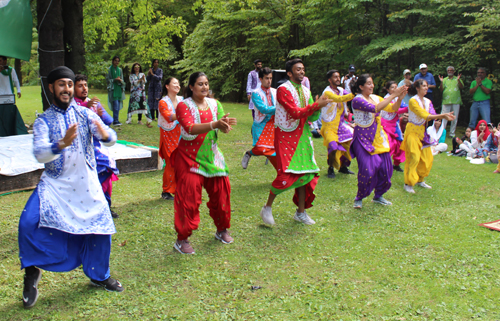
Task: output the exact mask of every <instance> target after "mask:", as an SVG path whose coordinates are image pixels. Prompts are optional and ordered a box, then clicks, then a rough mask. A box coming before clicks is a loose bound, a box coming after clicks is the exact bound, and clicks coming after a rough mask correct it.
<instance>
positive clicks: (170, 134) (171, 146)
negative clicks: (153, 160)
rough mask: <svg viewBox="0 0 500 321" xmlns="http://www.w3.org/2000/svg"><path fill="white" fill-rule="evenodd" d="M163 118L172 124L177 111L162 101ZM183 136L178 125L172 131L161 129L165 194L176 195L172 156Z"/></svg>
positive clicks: (161, 155) (160, 106)
mask: <svg viewBox="0 0 500 321" xmlns="http://www.w3.org/2000/svg"><path fill="white" fill-rule="evenodd" d="M158 107H159V108H158V109H159V111H160V115H161V117H163V118H164V119H165V120H166V121H167V122H168V123H170V124H172V125H173V123H174V121H171V119H172V115H174V114H175V110H174V111H172V110H170V108H169V107H168V104H167V102H165V101H164V100H160V103H159V105H158ZM180 135H181V127H180V125H179V124H178V123H177V124H176V125H175V127H174V128H173V129H171V130H165V129H163V128H161V127H160V153H159V154H160V157H161V158H163V159H164V160H165V168H164V170H163V192H164V193H171V194H175V189H176V184H175V171H174V168H173V167H172V165H171V164H170V156H171V155H172V153H173V152H174V150H175V149H176V148H177V145H179V139H180Z"/></svg>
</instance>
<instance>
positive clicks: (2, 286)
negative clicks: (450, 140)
mask: <svg viewBox="0 0 500 321" xmlns="http://www.w3.org/2000/svg"><path fill="white" fill-rule="evenodd" d="M39 97H40V95H39V89H38V87H25V88H23V98H22V99H21V100H19V107H20V110H21V113H22V115H23V117H24V119H25V121H26V122H33V120H34V111H35V109H38V111H41V109H42V108H41V105H40V98H39ZM100 97H101V99H102V100H105V97H106V95H105V93H100ZM125 105H126V106H128V102H127V103H126V104H125ZM224 107H225V110H226V111H227V112H230V113H231V115H233V116H235V117H237V118H238V125H237V126H236V129H235V130H234V131H233V132H231V133H230V134H228V135H221V139H220V145H221V146H220V147H221V149H222V151H223V153H224V155H225V157H226V159H227V161H228V163H229V168H230V171H231V172H230V180H231V185H232V208H233V209H234V212H233V216H232V227H231V231H232V235H233V236H234V238H235V243H234V244H231V245H223V244H222V243H220V242H217V241H215V240H214V237H213V233H214V229H215V228H214V225H213V223H212V222H211V219H210V217H209V215H208V209H207V207H206V205H204V204H203V205H202V206H201V208H200V210H201V224H200V228H199V229H198V230H197V231H195V232H194V234H193V236H192V238H191V242H192V245H193V247H194V248H195V250H196V255H194V256H181V255H179V254H178V253H175V252H174V251H173V250H172V245H173V242H174V241H175V238H176V234H175V231H174V227H173V203H172V202H168V201H163V200H161V199H160V193H161V182H162V173H161V172H160V171H157V172H149V173H139V174H130V175H122V176H120V180H119V181H118V182H116V183H115V184H114V191H113V192H114V193H113V202H114V203H113V204H114V207H115V208H116V211H117V212H118V213H119V214H120V218H119V219H117V220H116V221H115V223H116V227H117V230H118V233H117V234H116V235H114V236H113V246H112V252H111V272H112V275H113V276H114V277H115V278H118V279H119V280H120V281H121V282H122V283H123V285H124V286H125V292H123V293H121V294H116V293H108V292H106V291H103V290H99V289H95V288H92V287H91V286H89V282H88V279H87V278H86V277H85V275H84V274H83V272H82V271H81V269H77V270H75V271H72V272H70V273H51V272H44V274H43V278H42V280H41V282H40V285H39V288H40V297H39V300H38V303H37V305H36V306H35V307H34V308H33V309H31V310H24V309H23V308H22V302H21V294H22V287H23V271H21V270H20V269H19V268H20V264H19V259H18V245H17V224H18V219H19V215H20V213H21V211H22V209H23V207H24V205H25V203H26V201H27V199H28V197H29V196H30V195H31V191H29V192H22V193H15V194H10V195H7V196H3V197H0V271H1V272H2V277H0V316H1V317H0V319H12V320H28V319H41V320H64V319H118V318H122V319H131V320H149V319H174V320H257V319H264V320H302V319H304V320H340V319H342V320H374V319H375V320H411V319H440V320H465V319H473V318H482V319H486V320H494V319H500V313H499V310H498V308H497V303H498V298H499V296H500V286H499V285H500V284H499V283H500V282H499V279H498V275H499V272H500V256H499V245H500V244H499V243H500V242H499V236H500V235H499V234H498V232H494V231H490V230H488V229H486V228H483V227H479V226H478V224H479V223H482V222H489V221H493V220H496V219H499V218H500V217H499V214H498V208H499V203H500V202H499V200H498V198H499V195H500V190H499V187H498V185H497V184H496V183H495V182H496V181H495V179H497V176H495V175H493V174H492V171H493V170H494V169H495V166H493V165H491V164H486V165H471V164H469V163H468V162H467V161H466V160H465V159H463V158H456V157H447V156H446V155H442V154H441V155H438V156H436V157H435V159H434V165H433V168H432V171H431V174H430V176H429V177H428V179H427V180H426V182H428V183H429V184H430V185H432V186H433V189H432V190H423V189H420V188H418V187H416V188H415V189H416V191H417V193H416V194H415V195H410V194H408V193H406V192H404V191H403V175H402V173H397V172H395V173H394V175H393V178H392V183H393V185H392V188H391V190H390V191H389V192H388V193H387V194H386V195H385V197H386V198H387V199H389V200H391V201H392V202H393V204H394V205H393V206H391V207H383V206H380V205H378V204H374V203H371V202H370V199H371V197H370V198H369V199H367V200H365V201H364V207H363V209H362V210H354V209H353V208H352V204H353V199H354V196H355V194H356V190H357V187H356V184H357V179H356V176H355V175H349V176H345V175H340V174H339V175H337V178H336V179H334V180H329V179H328V178H327V177H326V170H327V166H326V149H325V148H324V147H323V146H322V140H315V141H314V143H315V147H316V160H317V162H318V164H319V165H320V167H321V177H320V179H319V183H318V185H317V188H316V194H317V198H316V201H315V206H314V207H313V208H312V209H310V210H309V211H308V212H309V214H310V215H311V216H312V218H313V219H315V220H316V222H317V223H316V225H313V226H304V225H301V224H298V223H296V222H295V221H293V220H292V215H293V213H294V206H293V204H292V201H291V197H292V192H287V193H284V194H282V195H279V196H278V198H277V199H276V202H275V206H274V216H275V220H276V222H277V225H276V226H275V227H274V228H269V227H266V226H263V225H262V224H261V219H260V217H259V211H260V208H261V206H262V205H263V204H264V203H265V200H266V198H267V194H268V192H269V188H270V183H271V182H272V180H273V179H274V177H275V172H274V169H273V167H272V166H271V165H268V166H263V165H264V161H265V160H264V158H257V157H255V158H252V159H251V161H250V165H249V168H248V169H247V170H243V169H241V166H240V161H241V156H242V154H243V152H244V151H245V150H246V149H248V148H249V147H250V145H251V137H250V133H249V131H250V126H251V116H250V113H249V111H248V109H247V106H245V105H241V104H230V103H226V104H224ZM125 108H126V107H125ZM124 120H125V111H122V117H121V121H122V122H123V121H124ZM135 120H136V118H135V119H134V121H135ZM460 132H461V131H460ZM118 137H119V139H125V140H129V141H135V142H141V143H144V144H147V145H155V146H158V140H159V130H158V129H157V128H151V129H148V128H146V127H145V126H139V125H137V124H134V125H128V126H122V127H121V128H120V129H119V130H118ZM351 169H352V170H353V171H355V172H357V166H356V162H355V161H354V162H353V165H352V166H351ZM203 199H204V201H207V200H208V199H207V196H206V194H204V197H203ZM125 241H126V244H125V245H123V246H120V244H122V243H124V242H125ZM253 285H258V286H261V287H262V289H260V290H255V291H252V290H251V286H253Z"/></svg>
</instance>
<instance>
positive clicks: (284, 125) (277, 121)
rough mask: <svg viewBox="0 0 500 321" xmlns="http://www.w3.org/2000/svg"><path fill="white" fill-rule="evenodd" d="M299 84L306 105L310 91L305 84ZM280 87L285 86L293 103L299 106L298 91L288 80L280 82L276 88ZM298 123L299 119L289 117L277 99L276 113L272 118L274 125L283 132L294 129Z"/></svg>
mask: <svg viewBox="0 0 500 321" xmlns="http://www.w3.org/2000/svg"><path fill="white" fill-rule="evenodd" d="M301 86H302V91H303V92H304V99H305V104H306V105H307V102H308V101H309V98H310V97H311V91H310V90H309V89H308V88H307V87H306V86H304V85H301ZM280 87H285V88H286V89H287V90H288V91H289V92H290V93H291V94H292V97H293V101H294V102H295V105H297V106H298V107H300V106H301V104H300V100H299V93H298V92H297V90H296V89H295V87H294V86H293V85H292V83H291V82H290V81H289V80H288V81H287V82H285V83H284V84H282V85H281V86H279V87H278V89H279V88H280ZM299 123H300V119H293V118H292V117H290V115H289V114H288V112H287V111H286V109H285V108H284V107H283V106H281V104H280V103H279V101H276V114H275V118H274V125H275V127H278V128H280V129H281V130H283V131H285V132H292V131H294V130H295V129H297V127H298V126H299Z"/></svg>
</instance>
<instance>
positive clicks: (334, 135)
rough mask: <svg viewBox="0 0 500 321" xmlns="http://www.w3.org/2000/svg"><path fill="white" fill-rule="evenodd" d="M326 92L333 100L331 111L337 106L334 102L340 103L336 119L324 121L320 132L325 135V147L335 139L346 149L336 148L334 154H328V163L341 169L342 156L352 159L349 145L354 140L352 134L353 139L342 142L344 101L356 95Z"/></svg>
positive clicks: (329, 110)
mask: <svg viewBox="0 0 500 321" xmlns="http://www.w3.org/2000/svg"><path fill="white" fill-rule="evenodd" d="M324 94H325V95H326V97H327V98H328V99H332V100H333V103H332V104H330V106H329V107H328V112H329V113H333V112H334V109H335V106H334V105H333V104H334V103H335V104H338V105H337V108H336V111H335V116H334V119H333V120H332V121H330V122H323V124H322V125H321V131H320V134H321V136H322V137H323V145H324V146H325V147H327V148H328V146H329V144H330V142H333V141H334V142H337V143H338V145H340V146H342V147H343V148H344V149H345V151H343V150H336V151H334V152H332V153H331V154H333V155H328V165H330V166H333V167H334V168H335V169H336V170H339V169H340V166H341V162H340V158H341V157H342V156H344V157H345V158H346V159H347V160H348V161H349V162H350V161H351V160H352V157H351V153H350V152H349V147H350V146H351V141H352V135H351V139H349V140H347V141H344V142H340V141H339V127H340V126H341V122H343V119H344V118H343V117H342V114H343V113H344V105H343V104H342V103H344V102H346V101H350V100H352V98H354V95H353V94H347V95H342V96H339V95H336V94H335V93H333V92H331V91H325V92H324Z"/></svg>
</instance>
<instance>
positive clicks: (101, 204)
mask: <svg viewBox="0 0 500 321" xmlns="http://www.w3.org/2000/svg"><path fill="white" fill-rule="evenodd" d="M95 122H98V123H100V125H101V126H102V127H103V128H105V130H106V131H107V132H108V135H109V139H108V140H107V141H103V140H102V137H101V135H100V134H99V132H98V130H97V126H96V125H95ZM72 124H77V125H78V129H77V137H76V138H75V140H74V141H73V143H72V144H71V146H68V147H66V148H64V149H63V150H62V151H60V150H59V149H58V147H57V143H58V141H59V140H61V139H62V138H63V137H64V135H65V134H66V130H67V129H68V127H69V126H70V125H72ZM33 132H34V142H33V147H34V153H35V157H36V159H37V160H38V161H39V162H41V163H45V171H44V172H43V174H42V177H41V179H40V182H39V184H38V188H37V190H38V196H39V198H40V222H39V227H47V228H54V229H57V230H60V231H63V232H67V233H70V234H114V233H116V229H115V226H114V223H113V219H112V218H111V212H110V210H109V206H108V203H107V201H106V198H105V196H104V193H103V191H102V187H101V184H100V183H99V179H98V176H97V171H96V161H95V156H94V145H93V139H94V138H93V137H96V138H98V139H99V140H100V141H102V142H103V143H104V145H106V146H112V145H113V144H114V143H115V142H116V133H115V131H113V130H112V129H110V128H109V127H108V126H106V125H105V124H104V123H103V122H102V120H101V119H100V117H99V116H98V115H97V114H95V113H94V112H93V111H91V110H90V109H87V108H84V107H81V106H78V105H76V104H71V105H70V106H69V107H68V108H67V110H62V109H60V108H58V107H56V106H55V105H52V106H51V107H50V108H49V109H47V110H46V111H45V112H44V113H43V114H42V115H40V117H39V118H38V119H37V120H36V121H35V123H34V125H33Z"/></svg>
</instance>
